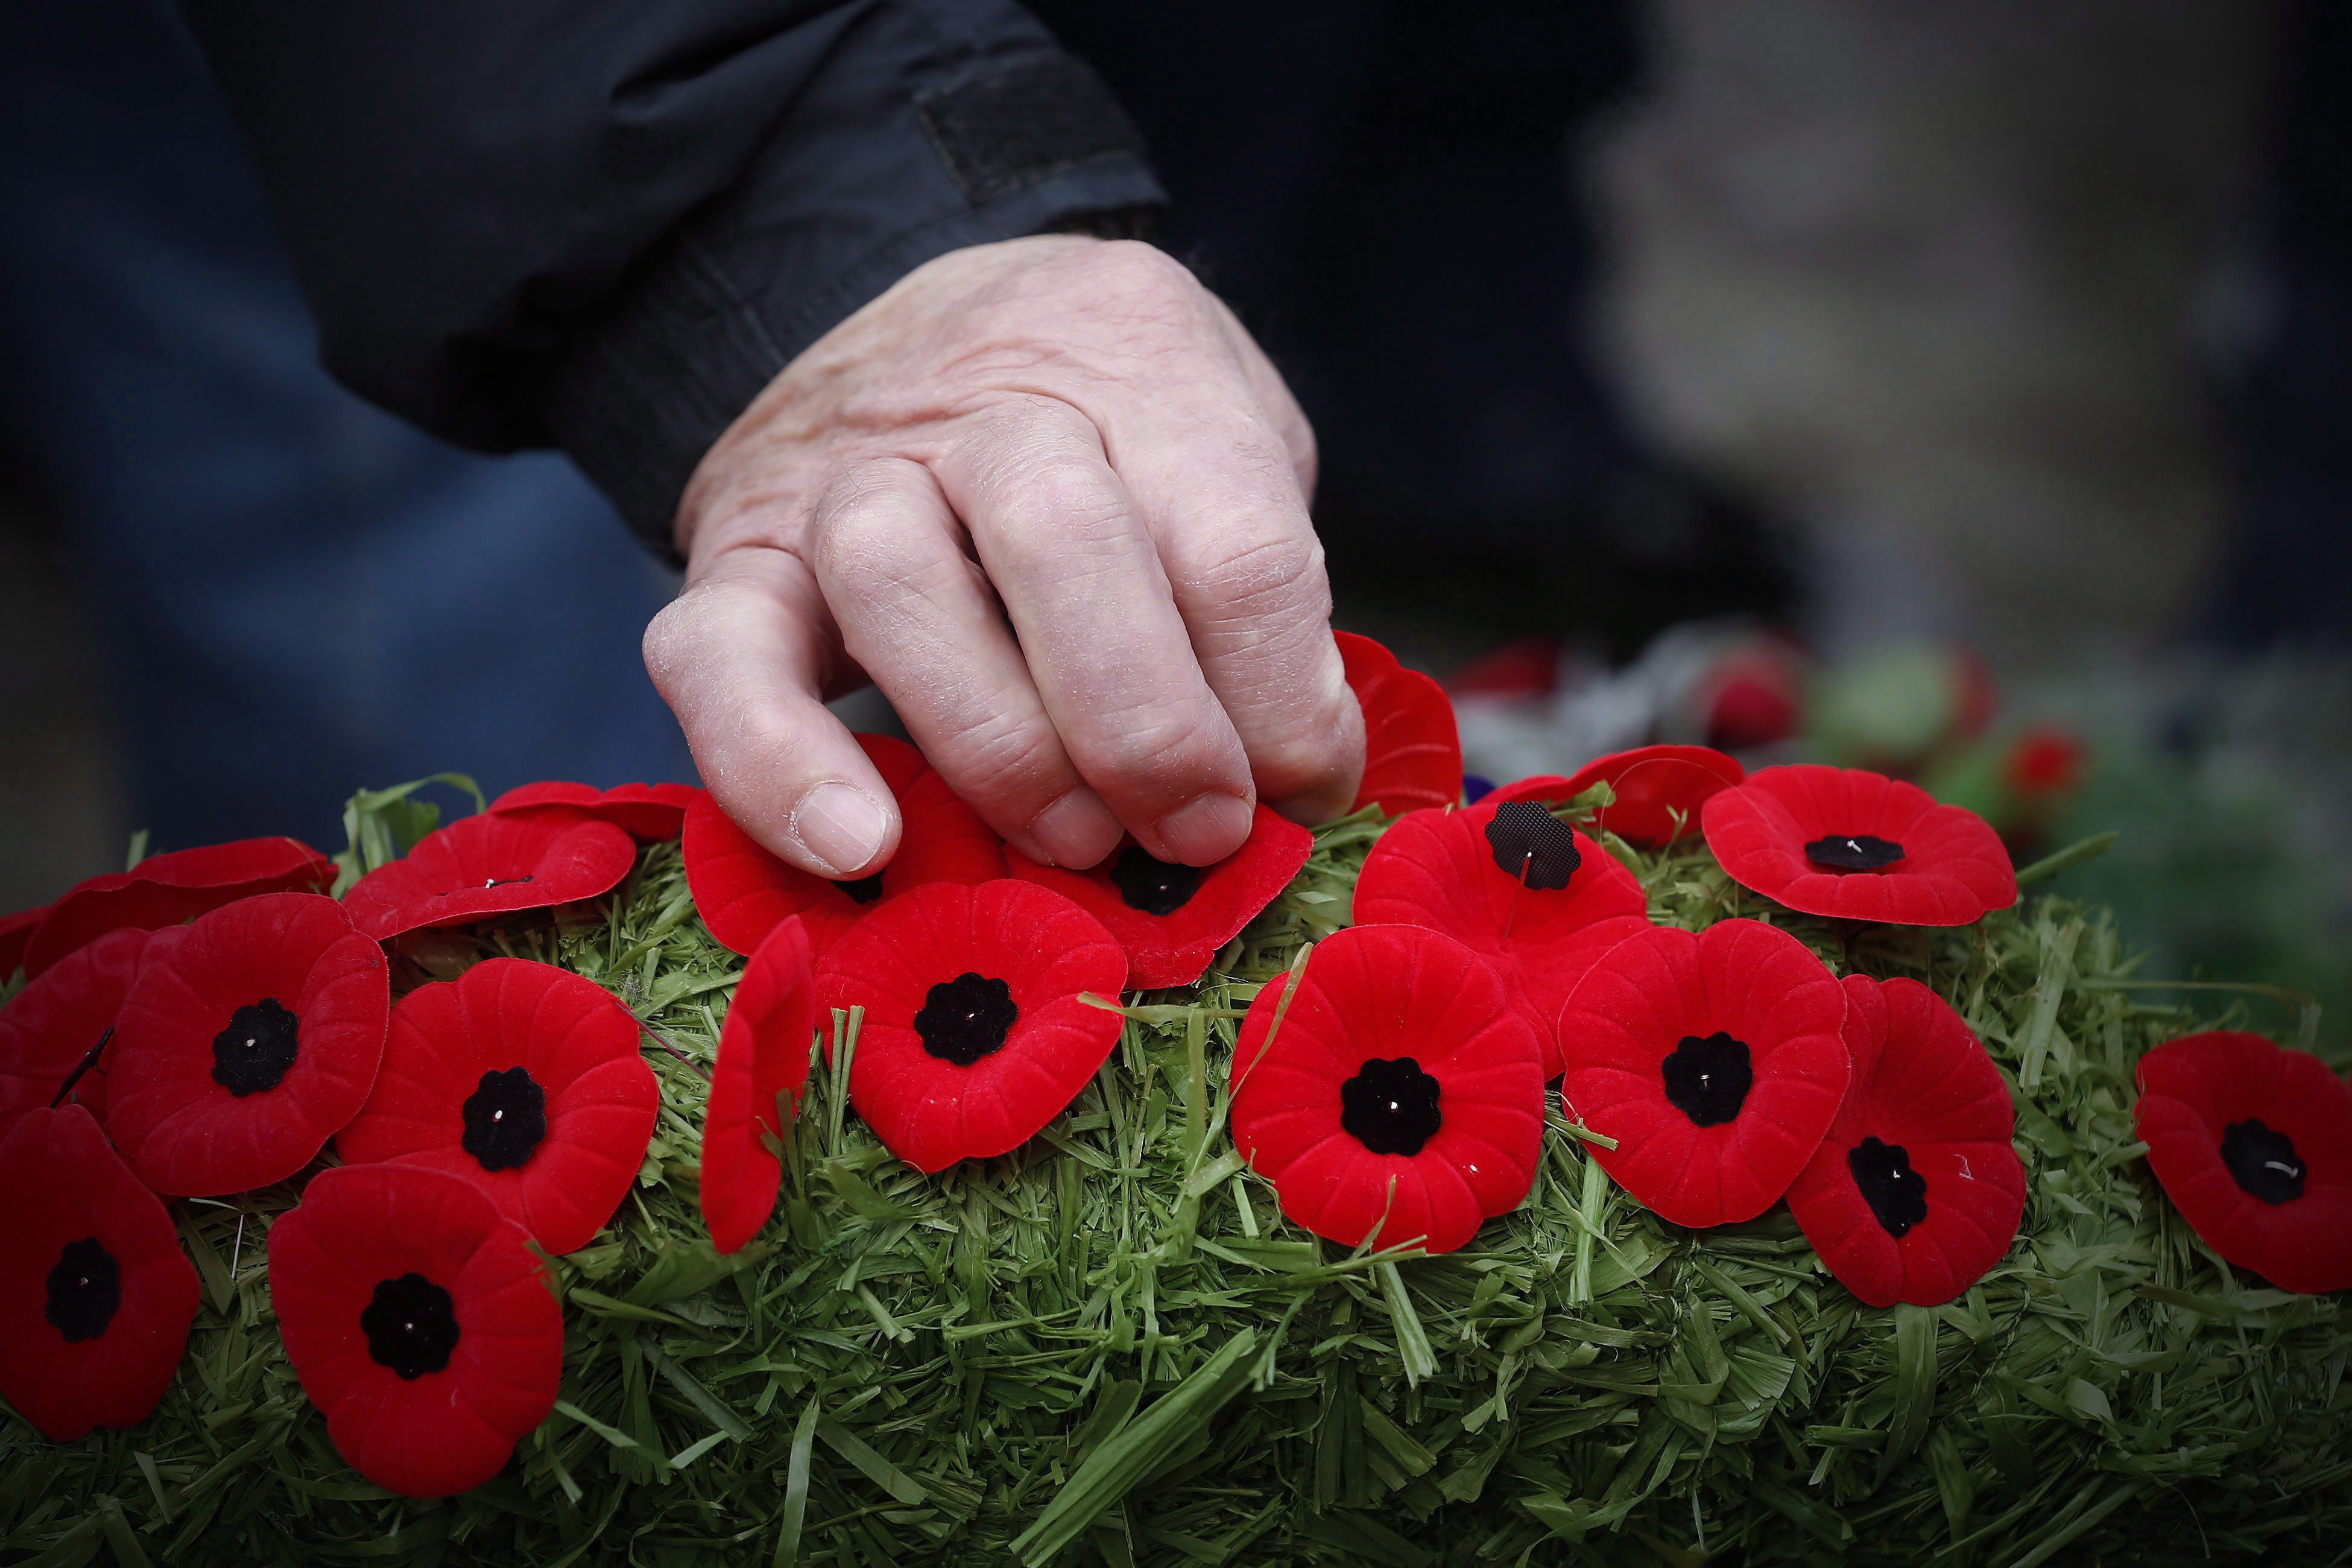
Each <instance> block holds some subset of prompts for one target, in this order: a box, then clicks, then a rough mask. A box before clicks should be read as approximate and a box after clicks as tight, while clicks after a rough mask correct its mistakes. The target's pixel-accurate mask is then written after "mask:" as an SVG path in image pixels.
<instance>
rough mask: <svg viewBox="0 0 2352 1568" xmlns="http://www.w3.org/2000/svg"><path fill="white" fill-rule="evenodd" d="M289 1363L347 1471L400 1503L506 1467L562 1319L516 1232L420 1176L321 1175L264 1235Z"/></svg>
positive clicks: (553, 1372) (539, 1405) (471, 1189)
mask: <svg viewBox="0 0 2352 1568" xmlns="http://www.w3.org/2000/svg"><path fill="white" fill-rule="evenodd" d="M269 1299H270V1302H271V1304H272V1305H274V1306H275V1307H276V1308H277V1309H278V1333H279V1335H280V1336H281V1337H282V1338H283V1339H284V1340H285V1342H286V1359H287V1360H289V1361H290V1362H292V1363H294V1373H295V1375H296V1376H298V1377H299V1378H300V1379H301V1380H302V1392H303V1393H304V1394H308V1395H310V1403H311V1404H313V1405H317V1406H318V1407H319V1408H320V1410H321V1411H323V1412H324V1413H325V1414H326V1417H327V1436H330V1437H331V1438H333V1439H334V1444H335V1451H336V1452H337V1453H339V1454H341V1456H342V1457H343V1458H344V1461H345V1462H346V1463H348V1464H349V1465H350V1466H351V1467H352V1468H353V1469H355V1470H357V1471H359V1473H360V1474H361V1475H362V1476H365V1477H366V1478H367V1479H369V1480H371V1481H373V1482H374V1483H375V1484H376V1485H377V1486H380V1487H384V1488H388V1489H391V1490H393V1491H396V1492H399V1493H401V1494H403V1495H404V1496H407V1497H416V1498H429V1497H446V1496H447V1495H448V1494H450V1493H451V1492H461V1491H464V1490H466V1489H467V1488H469V1487H478V1486H480V1485H481V1484H482V1483H483V1482H485V1481H487V1480H488V1479H490V1478H491V1477H493V1476H495V1475H497V1474H498V1473H499V1470H500V1469H501V1468H503V1467H504V1466H505V1464H506V1462H507V1456H508V1455H509V1453H511V1452H512V1451H513V1449H514V1445H515V1442H516V1440H517V1439H518V1438H520V1437H522V1436H525V1435H526V1434H528V1433H529V1432H530V1431H531V1429H532V1428H534V1427H536V1426H538V1425H539V1424H540V1423H541V1421H544V1420H546V1419H547V1413H548V1412H549V1411H550V1410H551V1409H553V1408H554V1407H555V1394H556V1389H557V1386H558V1385H559V1384H561V1382H562V1377H563V1312H562V1308H560V1307H558V1306H557V1305H556V1300H555V1292H554V1289H553V1287H552V1286H551V1284H550V1283H549V1281H548V1279H547V1275H546V1266H545V1265H544V1264H542V1263H541V1261H540V1260H539V1258H537V1257H536V1256H534V1255H533V1254H532V1252H531V1249H530V1237H529V1236H528V1235H527V1234H525V1232H524V1230H523V1228H522V1226H519V1225H517V1224H515V1223H514V1222H513V1221H512V1220H510V1219H508V1218H507V1217H506V1216H505V1215H501V1214H500V1213H499V1206H498V1205H497V1204H495V1203H493V1202H491V1201H490V1196H489V1194H488V1193H485V1192H483V1191H482V1189H481V1188H479V1187H478V1186H476V1185H475V1184H473V1183H471V1182H468V1181H467V1180H465V1179H464V1178H462V1177H459V1176H453V1175H451V1174H449V1173H447V1172H446V1171H436V1170H432V1169H429V1168H427V1167H425V1166H423V1165H403V1164H386V1165H344V1166H340V1167H338V1168H336V1169H333V1170H328V1171H321V1172H320V1173H318V1174H317V1175H316V1176H313V1177H312V1178H311V1179H310V1185H309V1186H307V1187H305V1188H304V1189H303V1191H302V1203H301V1205H300V1206H299V1207H298V1208H296V1209H294V1210H293V1211H292V1212H291V1213H289V1214H288V1215H286V1216H285V1217H284V1218H282V1219H280V1220H279V1221H278V1223H277V1224H276V1225H274V1226H271V1227H270V1231H269Z"/></svg>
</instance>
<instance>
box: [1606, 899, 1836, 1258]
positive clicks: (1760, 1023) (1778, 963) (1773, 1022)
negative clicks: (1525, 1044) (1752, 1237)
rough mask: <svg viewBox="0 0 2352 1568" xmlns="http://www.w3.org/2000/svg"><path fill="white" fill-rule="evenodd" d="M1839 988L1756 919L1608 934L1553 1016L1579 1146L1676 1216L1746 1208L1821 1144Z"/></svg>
mask: <svg viewBox="0 0 2352 1568" xmlns="http://www.w3.org/2000/svg"><path fill="white" fill-rule="evenodd" d="M1845 1010H1846V999H1845V993H1844V992H1843V990H1842V989H1840V987H1839V985H1838V983H1837V981H1836V980H1835V979H1834V978H1833V977H1832V975H1831V974H1830V972H1829V971H1828V970H1827V969H1826V968H1824V967H1823V966H1822V962H1821V960H1820V959H1818V958H1815V957H1814V956H1813V954H1812V952H1811V950H1809V949H1808V948H1807V947H1806V946H1805V945H1804V943H1802V942H1799V941H1798V940H1797V939H1796V938H1794V937H1792V936H1790V935H1789V934H1788V933H1787V932H1786V931H1780V930H1777V929H1775V928H1774V927H1771V926H1769V925H1765V924H1763V923H1762V922H1761V921H1748V920H1731V921H1718V922H1717V923H1716V924H1714V925H1712V926H1709V927H1708V928H1707V929H1706V931H1701V932H1698V933H1696V934H1694V933H1692V932H1690V931H1678V930H1674V929H1671V928H1667V927H1653V928H1652V929H1650V930H1649V931H1643V932H1641V933H1639V934H1637V935H1634V936H1632V937H1629V938H1628V939H1627V940H1625V941H1623V942H1619V943H1617V944H1616V945H1615V946H1614V947H1612V948H1611V949H1610V950H1609V952H1607V953H1605V954H1604V955H1602V957H1601V960H1600V962H1599V963H1595V964H1594V965H1593V966H1592V968H1591V972H1590V973H1587V974H1586V975H1585V977H1584V978H1583V980H1582V981H1581V982H1580V983H1579V984H1578V985H1577V987H1576V989H1575V990H1574V991H1573V992H1571V993H1570V994H1569V998H1568V1004H1567V1005H1566V1006H1565V1007H1564V1008H1563V1009H1562V1010H1561V1013H1560V1017H1559V1047H1560V1054H1561V1056H1562V1058H1564V1060H1565V1062H1566V1065H1567V1072H1566V1076H1565V1077H1564V1079H1562V1082H1561V1092H1562V1094H1563V1096H1564V1098H1565V1099H1566V1101H1567V1104H1568V1110H1569V1114H1570V1116H1571V1117H1576V1118H1579V1119H1580V1120H1581V1121H1583V1123H1584V1124H1585V1125H1586V1126H1587V1127H1589V1128H1591V1130H1592V1131H1595V1132H1599V1133H1602V1134H1604V1135H1606V1136H1607V1137H1610V1138H1612V1139H1615V1140H1616V1142H1617V1146H1616V1148H1614V1149H1604V1148H1601V1147H1600V1146H1598V1145H1594V1146H1592V1147H1591V1148H1590V1149H1589V1150H1588V1151H1587V1152H1589V1153H1590V1154H1591V1156H1592V1157H1593V1158H1594V1159H1597V1160H1599V1161H1600V1162H1601V1168H1602V1169H1604V1170H1606V1171H1607V1172H1608V1173H1610V1175H1612V1176H1613V1177H1615V1178H1616V1180H1617V1182H1618V1183H1619V1184H1620V1185H1622V1186H1623V1187H1624V1188H1625V1190H1626V1191H1628V1192H1630V1193H1632V1194H1633V1195H1634V1196H1635V1197H1636V1198H1639V1199H1640V1200H1641V1201H1642V1202H1643V1204H1645V1205H1648V1206H1649V1207H1650V1208H1651V1209H1653V1210H1654V1211H1655V1212H1656V1213H1657V1214H1659V1215H1662V1216H1663V1217H1664V1218H1666V1219H1668V1220H1671V1221H1673V1222H1674V1223H1675V1224H1676V1225H1685V1226H1708V1225H1722V1224H1725V1223H1727V1222H1729V1221H1734V1220H1744V1219H1753V1218H1755V1217H1756V1216H1757V1215H1759V1214H1762V1213H1763V1212H1764V1211H1765V1210H1766V1209H1767V1208H1769V1207H1770V1206H1771V1205H1772V1204H1773V1202H1774V1201H1775V1200H1776V1199H1778V1198H1779V1197H1780V1194H1782V1193H1784V1192H1786V1191H1787V1190H1788V1187H1789V1184H1790V1182H1792V1181H1793V1180H1795V1179H1796V1175H1797V1173H1798V1172H1799V1171H1801V1170H1802V1169H1803V1168H1804V1166H1805V1164H1806V1163H1807V1162H1808V1161H1810V1160H1811V1158H1812V1156H1813V1152H1814V1151H1815V1150H1817V1149H1818V1148H1820V1146H1821V1142H1822V1136H1823V1134H1825V1133H1826V1132H1827V1131H1829V1128H1830V1123H1831V1121H1832V1120H1833V1119H1834V1118H1835V1117H1836V1115H1837V1113H1838V1108H1839V1106H1840V1104H1841V1103H1842V1102H1843V1100H1844V1097H1845V1092H1846V1087H1847V1084H1848V1081H1849V1080H1850V1079H1851V1078H1852V1076H1853V1067H1852V1063H1851V1058H1849V1056H1848V1054H1847V1051H1846V1047H1845V1041H1844V1038H1843V1026H1844V1023H1845Z"/></svg>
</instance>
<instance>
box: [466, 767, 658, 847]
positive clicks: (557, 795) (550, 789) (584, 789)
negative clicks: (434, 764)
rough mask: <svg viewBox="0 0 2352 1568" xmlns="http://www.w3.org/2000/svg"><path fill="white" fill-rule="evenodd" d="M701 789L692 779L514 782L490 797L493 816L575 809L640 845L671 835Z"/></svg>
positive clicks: (527, 814)
mask: <svg viewBox="0 0 2352 1568" xmlns="http://www.w3.org/2000/svg"><path fill="white" fill-rule="evenodd" d="M701 793H702V792H701V791H700V790H698V789H697V788H695V787H694V786H693V785H692V784H614V786H613V787H612V788H611V789H598V788H597V787H596V786H595V785H593V784H563V783H560V782H554V781H551V782H549V783H546V784H518V785H517V786H515V787H514V788H513V789H510V790H509V791H507V793H506V794H504V795H500V796H499V798H498V799H496V800H494V801H492V802H490V815H491V816H538V815H540V814H541V813H543V812H576V813H578V814H579V815H581V816H590V817H593V818H595V820H597V821H598V822H609V823H611V824H612V825H613V826H615V827H617V828H619V829H620V830H621V831H622V832H624V833H625V834H627V835H628V836H629V837H632V838H634V839H635V840H637V841H638V842H639V843H641V844H658V843H661V842H662V841H664V840H666V839H670V838H675V837H677V835H678V830H679V828H680V827H681V826H683V825H684V823H685V821H686V808H687V807H688V805H692V804H693V802H694V797H695V796H696V795H700V794H701Z"/></svg>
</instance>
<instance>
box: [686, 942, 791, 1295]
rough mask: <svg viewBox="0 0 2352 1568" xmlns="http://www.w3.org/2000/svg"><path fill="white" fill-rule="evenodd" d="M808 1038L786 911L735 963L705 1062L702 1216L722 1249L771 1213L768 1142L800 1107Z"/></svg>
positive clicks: (776, 1172) (739, 1243)
mask: <svg viewBox="0 0 2352 1568" xmlns="http://www.w3.org/2000/svg"><path fill="white" fill-rule="evenodd" d="M815 1043H816V979H815V975H814V973H813V972H812V970H811V968H810V953H809V940H808V931H807V929H806V928H805V927H803V925H802V924H801V922H800V921H799V920H798V919H797V918H796V917H793V916H786V917H785V918H784V919H783V920H782V921H778V922H777V924H776V929H775V930H773V931H770V932H769V933H768V935H767V939H766V940H765V941H763V942H761V943H760V946H759V948H758V950H757V951H756V952H753V953H752V954H751V960H750V962H749V963H745V964H744V965H743V977H742V978H741V979H740V980H738V981H737V982H736V983H735V998H734V1000H733V1001H731V1002H730V1003H728V1005H727V1021H726V1023H724V1024H723V1025H721V1026H719V1060H718V1063H717V1065H716V1066H714V1067H713V1068H711V1070H710V1100H709V1107H708V1109H706V1110H705V1111H704V1112H703V1119H702V1182H701V1203H702V1222H703V1224H704V1225H706V1226H709V1230H710V1244H711V1246H712V1247H716V1248H717V1249H718V1250H719V1252H720V1253H721V1254H726V1253H731V1252H738V1251H740V1250H741V1249H742V1247H743V1245H744V1243H746V1242H748V1241H750V1240H751V1238H752V1237H754V1236H757V1235H758V1234H759V1233H760V1227H761V1226H763V1225H765V1224H767V1223H768V1216H769V1215H772V1214H773V1213H775V1212H776V1192H777V1189H778V1188H779V1187H781V1186H782V1184H783V1175H784V1167H783V1163H782V1160H781V1159H779V1158H778V1156H777V1152H776V1149H775V1147H774V1146H773V1143H774V1142H781V1141H782V1138H783V1135H784V1130H785V1129H786V1128H788V1127H790V1126H791V1125H792V1122H793V1117H794V1116H795V1115H796V1114H797V1113H798V1112H799V1110H800V1100H801V1089H802V1088H803V1086H804V1085H806V1084H807V1082H808V1075H809V1052H810V1050H811V1048H812V1047H814V1045H815Z"/></svg>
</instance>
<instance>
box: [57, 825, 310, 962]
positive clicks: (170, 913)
mask: <svg viewBox="0 0 2352 1568" xmlns="http://www.w3.org/2000/svg"><path fill="white" fill-rule="evenodd" d="M334 879H335V868H334V865H333V863H332V862H331V861H330V860H328V858H326V857H325V856H323V855H321V854H320V853H319V852H318V851H317V850H316V849H313V848H311V847H310V846H309V845H307V844H304V843H302V842H300V841H299V840H297V839H292V838H240V839H238V840H236V842H234V843H230V844H207V845H204V846H202V847H198V848H194V849H174V850H173V851H172V852H171V853H169V854H166V855H150V856H149V857H148V858H146V859H144V860H142V861H140V862H139V864H138V865H136V866H134V867H132V868H131V869H130V870H128V871H117V872H113V873H111V874H110V875H108V876H104V877H92V878H90V879H89V880H88V881H86V882H80V883H77V884H76V885H75V886H74V887H73V888H72V889H69V890H68V892H67V893H66V895H65V896H64V897H63V898H61V899H59V900H58V901H57V902H56V903H54V904H51V905H50V906H49V908H48V912H47V915H46V916H44V918H43V919H42V921H41V922H40V924H39V925H38V926H37V928H36V929H35V930H34V931H33V933H32V935H31V936H30V937H29V938H27V939H26V944H25V952H24V964H25V973H26V974H27V975H34V974H38V973H41V972H42V971H43V970H45V969H47V968H48V967H49V965H51V964H53V963H57V962H58V960H59V959H61V958H63V957H64V956H65V955H66V954H67V953H68V952H72V951H73V950H74V949H76V948H78V947H79V946H81V945H82V943H84V942H90V941H92V940H94V939H96V938H98V937H100V936H103V935H104V934H105V933H107V932H108V931H121V930H124V929H125V928H128V927H134V926H135V927H137V928H138V929H139V930H141V931H161V930H162V929H163V928H164V927H165V926H175V925H178V924H180V923H181V922H182V921H191V920H194V919H195V918H196V916H198V915H200V914H203V913H205V911H206V910H216V909H218V908H220V907H221V906H222V905H223V904H233V903H235V902H236V900H239V899H249V898H252V897H253V896H254V895H256V894H257V893H323V892H325V891H326V890H327V889H328V888H329V887H330V886H331V884H332V883H333V882H334Z"/></svg>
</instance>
